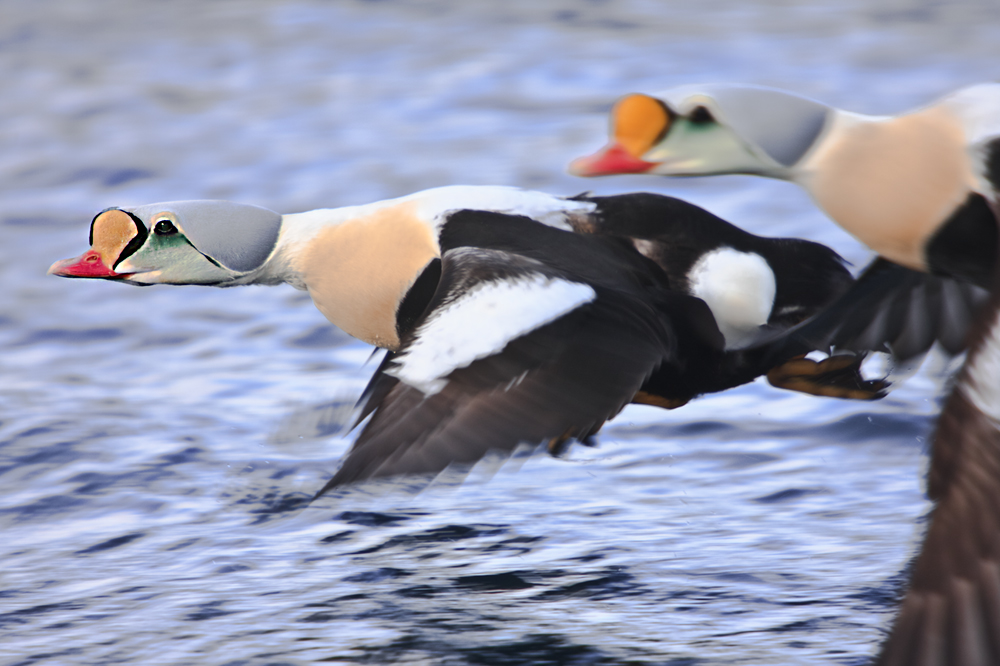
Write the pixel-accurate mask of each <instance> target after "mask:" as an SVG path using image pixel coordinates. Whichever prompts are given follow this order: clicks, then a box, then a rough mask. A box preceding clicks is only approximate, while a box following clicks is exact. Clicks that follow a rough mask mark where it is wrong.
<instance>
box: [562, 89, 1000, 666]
mask: <svg viewBox="0 0 1000 666" xmlns="http://www.w3.org/2000/svg"><path fill="white" fill-rule="evenodd" d="M611 124H612V137H613V138H612V141H611V143H610V144H609V145H608V147H606V148H605V149H604V150H603V151H601V152H599V153H598V154H596V155H594V156H592V157H589V158H583V159H581V160H578V161H576V162H575V163H574V164H573V165H572V167H571V170H572V171H573V172H575V173H577V174H579V175H602V174H610V173H658V174H663V175H677V176H681V175H709V174H717V173H749V174H757V175H763V176H770V177H774V178H781V179H785V180H791V181H793V182H797V183H799V184H800V185H801V186H803V187H804V188H805V189H807V190H808V191H809V192H810V194H811V195H812V196H813V198H814V199H815V200H816V201H817V203H818V204H819V205H820V206H821V207H822V208H823V209H824V210H825V211H826V212H827V213H828V214H829V215H830V216H831V217H832V218H833V219H834V220H835V221H836V222H837V223H839V224H840V225H841V226H843V227H844V228H845V229H847V230H848V231H850V232H851V233H852V234H854V235H855V236H856V237H857V238H858V239H859V240H861V241H862V242H864V243H866V244H867V245H869V246H870V247H871V248H872V249H874V250H875V251H876V252H878V253H879V254H880V255H881V256H882V258H880V259H877V260H876V261H875V262H874V263H873V264H872V266H871V267H870V268H869V269H868V271H866V273H865V274H864V275H863V276H862V278H861V279H859V281H858V283H857V285H856V286H855V287H854V288H852V290H851V291H852V292H855V291H856V290H858V288H859V287H862V286H865V283H866V282H867V287H869V288H868V289H867V291H866V292H865V293H864V298H865V299H867V302H866V304H865V305H864V306H863V307H861V308H860V310H862V311H868V312H872V311H875V310H877V308H878V307H880V306H881V305H882V304H885V303H888V304H889V314H883V315H882V319H883V320H892V319H897V320H898V319H904V320H908V326H906V327H903V329H901V331H902V335H904V336H905V335H907V334H909V333H912V334H913V335H914V337H918V338H921V339H922V340H923V341H924V342H926V340H927V328H926V327H927V324H928V320H927V319H924V320H921V319H920V317H919V311H918V309H917V308H918V306H921V305H926V306H929V309H930V310H931V311H933V310H934V308H935V307H936V306H939V307H940V308H941V309H942V310H943V312H941V311H938V312H937V313H936V314H937V315H942V314H943V322H942V323H943V325H947V322H948V320H949V319H952V320H953V321H958V322H959V324H960V325H959V326H956V327H953V331H952V333H951V334H950V335H952V336H954V335H955V334H956V333H957V332H960V331H961V329H962V328H963V327H966V326H968V325H969V324H970V309H969V308H968V307H965V306H964V305H963V304H962V303H960V301H961V299H962V298H963V297H967V298H969V300H968V301H967V303H966V304H967V305H968V304H971V305H972V306H975V304H976V302H980V301H981V300H982V292H975V291H972V290H970V289H969V288H968V284H970V283H971V284H975V285H978V286H979V287H984V288H987V289H990V290H992V296H990V303H989V306H988V307H986V308H985V309H984V310H983V311H982V312H981V314H980V316H979V317H978V318H977V319H976V320H975V321H974V322H972V324H971V328H972V332H971V335H970V336H969V337H970V339H971V343H970V349H969V352H968V355H967V357H966V362H965V365H964V367H963V369H962V370H961V372H960V373H959V374H958V376H957V378H956V381H955V384H954V388H953V390H952V392H951V394H950V396H949V397H948V399H947V401H946V402H945V406H944V408H943V410H942V413H941V415H940V417H939V419H938V423H937V428H936V432H935V435H934V438H933V442H932V445H931V462H930V469H929V472H928V491H927V492H928V496H929V497H930V499H932V500H933V501H934V502H935V507H934V509H933V512H932V514H931V519H930V523H929V526H928V529H927V533H926V534H925V536H924V541H923V544H922V547H921V549H920V552H919V554H918V556H917V557H916V559H915V561H914V563H913V568H912V572H911V577H910V581H909V586H908V588H907V590H906V593H905V596H904V598H903V601H902V605H901V608H900V612H899V615H898V616H897V618H896V619H895V622H894V624H893V627H892V630H891V632H890V634H889V637H888V639H887V640H886V641H885V643H884V644H883V646H882V649H881V652H880V654H879V657H878V658H877V660H876V663H877V664H878V665H879V666H908V665H909V664H925V665H927V666H984V665H986V664H998V663H1000V271H998V270H997V261H996V257H997V255H998V254H1000V251H998V250H1000V245H998V242H997V237H998V233H997V219H998V217H1000V216H998V198H1000V197H998V191H1000V85H998V84H985V85H979V86H973V87H971V88H967V89H964V90H961V91H959V92H957V93H955V94H953V95H950V96H948V97H946V98H944V99H943V100H941V101H939V102H937V103H936V104H932V105H931V106H928V107H926V108H924V109H920V110H918V111H915V112H913V113H909V114H905V115H901V116H898V117H888V118H887V117H878V118H875V117H866V116H861V115H858V114H853V113H849V112H846V111H840V110H837V109H831V108H829V107H826V106H824V105H822V104H819V103H817V102H814V101H812V100H808V99H804V98H802V97H798V96H796V95H793V94H790V93H785V92H782V91H777V90H768V89H762V88H755V87H750V86H732V85H713V86H699V87H687V88H679V89H675V90H672V91H669V92H667V93H664V94H661V95H657V96H655V97H650V96H646V95H629V96H627V97H625V98H623V99H622V100H621V101H620V102H619V103H618V105H616V107H615V110H614V112H613V114H612V123H611ZM903 267H908V269H912V270H914V271H919V273H913V274H911V275H910V276H909V277H907V276H906V272H907V270H908V269H907V268H903ZM928 272H930V273H934V274H939V275H944V276H952V277H954V278H957V280H958V281H959V282H955V281H954V280H946V279H940V280H938V281H937V282H935V281H934V280H935V278H933V277H931V276H927V273H928ZM921 276H926V277H921ZM871 287H874V288H871ZM893 287H898V289H897V290H896V294H895V296H893V294H892V288H893ZM879 288H882V291H883V295H882V296H879V294H878V293H877V292H878V291H879ZM921 290H923V291H924V295H926V294H929V293H934V292H935V290H937V299H936V300H935V299H926V300H922V299H921V298H920V296H921V294H920V291H921ZM886 294H888V296H886ZM850 296H851V294H850V293H848V294H845V296H843V297H841V299H840V302H838V305H837V306H835V307H834V310H837V313H836V317H840V318H843V319H850V318H851V317H850V316H849V315H850V314H851V313H850V312H848V310H849V309H850V308H851V305H850V304H849V300H850ZM906 300H913V301H915V303H914V307H912V308H910V309H909V313H910V314H909V316H907V315H905V314H903V311H902V310H901V309H900V305H901V304H902V302H903V301H906ZM949 308H950V312H949ZM893 310H894V311H893ZM856 311H857V309H855V312H856ZM932 314H934V313H933V312H932ZM825 317H827V314H826V313H824V314H822V315H820V316H819V317H816V318H814V319H813V321H812V322H810V323H809V324H807V326H811V325H813V324H814V323H815V322H816V321H817V320H821V319H823V318H825ZM873 328H878V326H875V325H873V326H871V327H869V332H870V330H871V329H873ZM921 328H924V331H923V332H921V331H920V330H919V329H921ZM883 332H884V331H883ZM931 332H932V333H933V332H934V331H933V329H931ZM942 332H944V329H943V328H942V329H939V330H938V334H940V333H942ZM947 335H949V334H946V335H945V336H944V337H947ZM953 339H954V338H953ZM901 346H902V347H908V348H909V349H915V348H917V347H918V346H919V345H918V344H916V343H915V342H914V341H913V340H910V341H909V342H905V341H904V342H903V343H901Z"/></svg>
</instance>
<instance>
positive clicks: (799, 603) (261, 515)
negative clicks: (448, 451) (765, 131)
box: [0, 0, 1000, 665]
mask: <svg viewBox="0 0 1000 666" xmlns="http://www.w3.org/2000/svg"><path fill="white" fill-rule="evenodd" d="M997 44H1000V6H998V5H997V4H996V3H995V2H994V1H993V0H958V1H950V2H943V1H942V2H938V1H935V0H875V1H872V0H838V1H836V2H833V1H827V2H805V1H802V2H796V1H791V0H771V1H756V2H746V1H741V2H737V1H735V0H734V1H728V0H708V1H705V2H699V3H694V2H669V1H660V2H656V1H653V0H589V1H588V0H583V1H578V2H569V1H568V0H567V1H561V0H559V1H552V0H535V1H533V2H532V1H528V0H508V1H505V2H503V3H500V2H485V1H479V2H477V1H470V2H460V1H458V0H454V1H449V0H428V1H426V2H422V1H419V0H412V1H397V0H369V1H350V0H344V1H341V2H334V1H326V2H324V1H319V0H314V1H300V2H292V1H287V2H284V1H282V2H279V1H264V0H240V1H238V2H237V1H231V0H216V1H212V2H194V1H190V0H159V1H152V0H146V1H141V2H125V1H122V0H91V1H89V2H87V3H73V2H68V1H58V0H54V1H41V2H39V1H37V0H4V1H3V3H0V92H2V94H0V241H2V242H0V252H2V255H0V256H2V258H3V261H2V262H0V280H2V284H3V287H4V289H3V294H2V296H0V304H2V307H0V350H2V351H0V368H2V375H0V377H2V380H3V381H2V383H0V480H2V487H3V490H4V492H3V493H2V494H0V530H2V532H0V534H2V535H3V538H2V539H0V563H2V564H0V660H3V663H9V664H36V663H59V664H63V663H94V664H96V663H100V664H106V663H141V664H144V665H146V664H161V663H162V664H176V663H198V664H286V663H287V664H305V663H314V662H317V661H323V662H324V663H412V664H423V663H427V664H438V663H448V664H451V663H455V664H464V663H473V664H564V663H566V664H634V663H644V664H645V663H656V664H673V665H681V664H749V663H753V664H760V663H795V664H799V663H803V664H805V663H816V664H829V663H838V664H862V663H866V661H867V659H868V658H869V657H870V656H871V655H872V654H874V653H875V652H876V651H877V646H878V644H879V641H880V640H881V638H882V636H883V635H884V631H885V628H886V627H887V625H888V623H889V621H890V620H891V617H892V612H893V608H894V606H893V603H894V598H895V595H896V593H897V591H898V586H899V583H900V580H901V578H900V576H901V572H902V571H903V568H904V567H905V565H906V563H907V561H908V559H909V558H910V557H911V555H912V553H913V549H914V547H915V544H916V543H917V539H918V538H919V535H920V533H921V529H922V522H921V521H922V516H923V515H924V514H925V512H926V510H927V508H928V506H927V504H926V502H925V500H924V498H923V479H922V475H923V469H924V466H925V460H926V458H925V456H924V445H925V441H926V439H927V437H928V435H929V432H930V428H931V425H932V417H933V415H934V414H935V413H936V410H937V408H938V399H939V397H940V396H941V394H942V392H943V391H944V390H945V389H946V387H945V386H944V384H943V381H944V380H943V376H942V375H941V373H940V372H936V371H935V370H934V368H932V367H930V366H931V365H933V364H929V365H928V367H925V368H924V369H923V370H922V371H920V372H918V373H917V374H916V375H915V376H914V377H913V378H911V379H910V380H909V381H907V382H906V383H905V384H903V385H902V386H900V387H899V388H898V389H897V390H896V391H894V392H893V393H892V394H891V395H890V397H888V398H886V399H885V400H883V401H880V402H878V403H871V404H868V403H865V404H861V403H849V402H841V401H836V400H830V399H817V398H810V397H807V396H802V395H798V394H790V393H787V392H781V391H777V390H775V389H772V388H770V387H769V386H767V385H766V384H764V383H761V382H757V383H754V384H751V385H749V386H746V387H743V388H740V389H737V390H734V391H730V392H727V393H725V394H722V395H716V396H709V397H706V398H702V399H700V400H698V401H695V402H693V403H692V404H690V405H688V406H686V407H684V408H682V409H679V410H675V411H672V412H665V411H660V410H655V409H652V408H643V407H629V408H627V409H626V410H625V411H624V412H623V413H622V415H621V416H620V417H619V418H618V419H616V420H615V421H614V422H612V423H610V424H609V425H608V426H607V427H606V428H605V430H604V431H603V433H602V436H601V438H600V446H599V447H598V448H596V449H582V448H581V447H576V448H574V449H573V450H572V451H571V453H570V455H569V457H568V459H567V460H553V459H551V458H549V457H547V456H544V455H535V456H533V457H528V458H522V459H519V460H516V461H512V462H510V463H507V464H505V465H502V466H498V465H489V464H484V465H482V466H480V467H479V468H477V470H476V471H475V472H474V473H473V474H472V475H471V476H470V477H469V478H468V479H466V480H465V482H464V483H462V484H460V485H457V484H456V483H453V482H448V480H445V481H442V482H439V483H438V484H435V485H434V486H432V487H431V488H429V489H426V490H424V491H423V492H422V493H419V494H413V493H412V492H407V491H406V489H405V488H383V487H379V488H360V489H358V490H356V491H354V492H352V493H349V494H347V495H346V496H344V497H339V498H331V499H329V500H325V501H324V502H321V503H319V504H318V505H317V506H314V507H311V508H309V509H306V510H302V509H301V508H299V504H298V502H299V501H300V500H301V499H303V498H305V497H307V496H310V495H311V494H312V493H313V492H315V490H317V489H318V488H319V487H320V486H321V485H322V483H323V481H324V480H325V479H326V478H327V477H328V476H329V474H330V473H332V471H333V470H334V469H336V465H337V460H338V459H339V457H340V455H342V453H343V452H344V451H345V450H346V447H347V446H348V445H349V443H350V435H349V434H346V433H343V432H340V431H339V430H338V426H339V425H341V424H342V422H343V419H344V414H345V411H346V410H347V409H348V408H349V407H350V405H351V404H353V401H354V400H355V399H356V397H357V395H358V394H359V393H360V391H361V389H362V388H363V386H364V383H365V382H366V381H367V377H368V376H369V375H370V374H371V372H372V371H373V369H374V367H375V364H374V362H368V363H367V365H366V362H367V361H368V359H369V356H370V355H371V352H372V350H371V348H369V347H366V346H365V345H363V344H361V343H359V342H356V341H353V340H351V339H350V338H348V337H347V336H345V335H344V334H343V333H341V332H339V331H337V330H335V329H333V328H332V327H331V326H329V325H328V324H327V323H326V322H325V320H324V319H323V318H322V316H321V315H320V314H319V313H318V312H317V311H316V310H315V309H314V308H313V307H312V305H311V303H310V301H309V299H308V296H306V295H305V294H302V293H299V292H295V291H294V290H292V289H291V288H289V287H277V288H264V287H254V288H241V289H232V290H224V291H223V290H216V289H207V288H173V287H157V288H152V289H136V288H133V287H128V286H125V285H120V284H112V283H107V282H97V281H93V282H92V281H80V280H77V281H69V280H60V279H57V278H54V277H48V276H46V275H45V270H46V269H47V267H48V266H49V264H51V263H52V262H53V261H54V260H56V259H61V258H65V257H69V256H74V255H77V254H79V253H80V252H82V251H83V250H85V249H86V247H87V231H88V225H89V222H90V220H91V218H92V217H93V216H94V214H95V213H96V212H98V211H100V210H102V209H104V208H106V207H109V206H125V205H136V204H142V203H150V202H154V201H169V200H177V199H196V198H218V199H231V200H236V201H241V202H246V203H253V204H258V205H262V206H265V207H268V208H271V209H273V210H276V211H279V212H283V213H285V212H297V211H302V210H309V209H313V208H319V207H335V206H342V205H349V204H358V203H366V202H370V201H374V200H377V199H382V198H388V197H394V196H399V195H403V194H408V193H410V192H413V191H416V190H419V189H423V188H428V187H434V186H438V185H448V184H456V183H466V184H498V185H518V186H522V187H528V188H534V189H541V190H545V191H548V192H553V193H557V194H566V195H572V194H576V193H579V192H581V191H585V190H592V191H595V192H597V193H600V194H610V193H616V192H624V191H631V190H640V189H641V190H653V191H658V192H664V193H669V194H672V195H674V196H680V197H683V198H686V199H689V200H691V201H694V202H695V203H698V204H699V205H702V206H704V207H706V208H708V209H710V210H712V211H713V212H715V213H717V214H719V215H721V216H723V217H725V218H726V219H728V220H730V221H731V222H734V223H735V224H738V225H740V226H742V227H744V228H747V229H749V230H751V231H754V232H756V233H760V234H764V235H775V236H777V235H791V236H799V237H805V238H809V239H812V240H817V241H821V242H824V243H827V244H829V245H832V246H833V247H834V248H835V249H836V250H837V251H839V252H841V253H842V254H843V255H844V256H845V257H847V258H848V259H849V260H851V261H852V262H853V263H854V265H855V267H856V268H860V267H861V266H862V265H863V264H864V263H865V262H866V261H867V260H868V257H869V253H868V252H867V251H866V250H865V249H864V248H863V247H861V246H860V245H858V244H857V243H856V242H855V241H853V240H852V239H851V238H849V237H848V236H846V235H845V234H844V233H843V232H841V231H839V229H837V228H836V227H835V226H834V225H833V224H832V223H829V222H828V221H827V220H826V219H825V218H824V217H823V215H822V214H821V213H819V212H818V211H817V210H816V209H815V208H814V207H813V206H812V204H811V202H810V201H809V200H808V198H807V197H806V196H805V195H804V194H802V193H801V192H800V191H799V190H798V189H797V188H796V187H795V186H793V185H790V184H787V183H778V182H771V181H766V180H763V179H752V178H748V177H738V176H733V177H724V178H712V179H702V180H698V179H692V180H672V181H668V180H660V179H655V178H643V177H620V178H614V179H603V180H581V179H577V178H573V177H571V176H569V175H567V174H566V173H565V166H566V164H567V163H568V162H569V160H570V159H572V158H574V157H578V156H580V155H582V154H585V153H589V152H591V151H593V150H594V149H596V148H597V147H599V146H600V145H602V144H603V142H604V139H605V132H606V123H607V118H606V114H607V111H608V110H609V109H610V107H611V105H612V103H613V102H614V100H615V99H616V98H617V97H618V96H620V95H622V94H624V93H627V92H655V91H657V90H660V89H665V88H668V87H671V86H674V85H678V84H685V83H697V82H705V81H736V82H750V83H757V84H763V85H771V86H777V87H781V88H788V89H790V90H794V91H796V92H799V93H802V94H805V95H808V96H812V97H815V98H817V99H820V100H822V101H825V102H827V103H830V104H832V105H834V106H838V107H842V108H847V109H850V110H854V111H859V112H864V113H874V114H880V113H897V112H900V111H902V110H905V109H908V108H912V107H914V106H918V105H921V104H924V103H927V102H930V101H932V100H933V99H935V98H937V97H939V96H941V95H943V94H945V93H947V92H949V91H952V90H954V89H956V88H959V87H961V86H964V85H967V84H971V83H976V82H981V81H988V80H996V79H997V77H998V62H1000V61H998V59H997V53H998V51H997Z"/></svg>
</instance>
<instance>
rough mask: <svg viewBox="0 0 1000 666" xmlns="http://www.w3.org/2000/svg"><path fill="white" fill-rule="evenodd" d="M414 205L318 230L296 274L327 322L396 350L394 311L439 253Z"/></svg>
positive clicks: (402, 204) (406, 203)
mask: <svg viewBox="0 0 1000 666" xmlns="http://www.w3.org/2000/svg"><path fill="white" fill-rule="evenodd" d="M417 206H418V203H417V202H416V201H402V202H400V203H398V204H395V205H391V206H386V207H381V208H377V209H375V210H373V211H371V212H368V213H365V214H362V215H359V216H357V217H353V218H350V219H348V220H346V221H344V222H341V223H340V224H336V225H331V226H328V227H325V228H323V229H321V230H320V231H319V232H318V233H317V235H316V236H315V237H314V238H313V239H312V240H311V241H310V242H309V243H308V244H307V246H306V247H305V248H304V249H303V251H302V253H301V254H300V256H299V259H298V261H297V262H296V263H297V266H296V268H297V270H298V271H299V273H300V274H301V275H302V278H303V280H304V282H305V285H306V288H307V289H308V290H309V295H310V296H312V299H313V302H314V303H315V304H316V307H317V308H318V309H319V311H320V312H322V313H323V314H324V315H325V316H326V318H327V319H329V320H330V321H331V322H332V323H333V324H334V325H336V326H337V327H339V328H340V329H342V330H343V331H345V332H346V333H348V334H350V335H352V336H354V337H356V338H358V339H360V340H364V341H365V342H368V343H369V344H373V345H376V346H378V347H383V348H386V349H398V348H399V344H400V341H399V334H398V333H397V331H396V310H397V308H398V306H399V303H400V301H402V299H403V297H404V296H405V295H406V292H407V290H409V288H410V287H411V286H412V285H413V282H414V281H415V280H416V279H417V277H418V276H419V275H420V272H421V271H422V270H423V268H424V267H425V266H426V265H427V263H428V262H429V261H431V260H432V259H434V258H435V257H437V256H438V255H439V254H440V248H439V246H438V243H437V239H436V237H435V234H434V231H433V228H432V226H431V225H430V224H428V223H427V222H425V221H424V219H423V218H422V217H420V216H419V215H418V212H417Z"/></svg>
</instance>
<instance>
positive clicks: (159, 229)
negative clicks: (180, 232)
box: [153, 220, 177, 236]
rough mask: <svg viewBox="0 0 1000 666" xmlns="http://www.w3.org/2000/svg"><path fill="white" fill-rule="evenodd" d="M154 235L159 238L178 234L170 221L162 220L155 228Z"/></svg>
mask: <svg viewBox="0 0 1000 666" xmlns="http://www.w3.org/2000/svg"><path fill="white" fill-rule="evenodd" d="M153 233H154V234H156V235H157V236H169V235H170V234H176V233H177V227H175V226H174V223H173V222H171V221H170V220H160V221H159V222H157V223H156V226H154V227H153Z"/></svg>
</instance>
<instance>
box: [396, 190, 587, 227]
mask: <svg viewBox="0 0 1000 666" xmlns="http://www.w3.org/2000/svg"><path fill="white" fill-rule="evenodd" d="M411 196H413V197H414V198H417V199H419V201H420V211H421V214H422V215H423V216H424V217H425V219H434V220H436V221H437V223H440V222H441V221H442V220H443V218H444V216H445V215H446V214H447V213H451V212H453V211H457V210H466V209H467V210H485V211H490V212H494V213H506V214H508V215H524V216H526V217H530V218H531V219H533V220H536V221H538V222H541V223H542V224H545V225H548V226H550V227H555V228H556V229H562V230H563V231H572V230H573V229H572V227H571V226H570V224H569V222H568V221H567V219H566V216H567V215H568V214H569V213H592V212H593V211H594V210H596V208H597V204H595V203H592V202H590V201H570V200H568V199H564V198H562V197H556V196H552V195H551V194H546V193H544V192H534V191H532V190H522V189H520V188H517V187H505V186H499V185H449V186H447V187H438V188H434V189H430V190H424V191H423V192H418V193H417V194H415V195H411Z"/></svg>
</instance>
